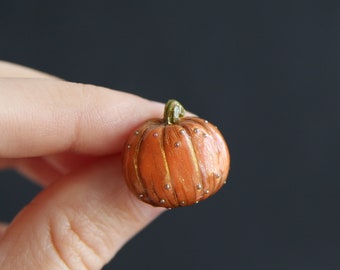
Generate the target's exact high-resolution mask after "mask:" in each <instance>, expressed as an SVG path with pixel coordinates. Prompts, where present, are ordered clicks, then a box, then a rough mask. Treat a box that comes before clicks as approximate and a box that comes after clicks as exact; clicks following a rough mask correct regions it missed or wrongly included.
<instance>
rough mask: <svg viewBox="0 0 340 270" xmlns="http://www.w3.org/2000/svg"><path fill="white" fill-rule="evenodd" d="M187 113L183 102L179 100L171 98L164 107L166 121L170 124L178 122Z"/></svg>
mask: <svg viewBox="0 0 340 270" xmlns="http://www.w3.org/2000/svg"><path fill="white" fill-rule="evenodd" d="M184 114H185V110H184V108H183V106H182V105H181V103H179V102H178V101H177V100H174V99H170V100H169V101H168V102H167V103H166V105H165V109H164V121H165V122H166V123H167V124H168V125H171V124H176V123H177V122H178V121H179V120H180V119H181V118H182V117H183V116H184Z"/></svg>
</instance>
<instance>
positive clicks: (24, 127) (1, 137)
mask: <svg viewBox="0 0 340 270" xmlns="http://www.w3.org/2000/svg"><path fill="white" fill-rule="evenodd" d="M162 110H163V106H162V105H160V104H157V103H155V102H151V101H147V100H145V99H142V98H139V97H137V96H134V95H131V94H127V93H123V92H119V91H113V90H108V89H105V88H102V87H97V86H90V85H83V84H76V83H70V82H65V81H62V80H59V79H57V78H55V77H52V76H50V75H47V74H44V73H40V72H38V71H34V70H31V69H28V68H24V67H21V66H17V65H13V64H9V63H6V62H0V142H1V143H0V169H1V168H14V169H16V170H18V171H19V172H21V173H23V174H24V175H26V176H27V177H29V178H30V179H32V180H33V181H34V182H36V183H38V184H40V185H42V186H43V187H45V189H44V190H43V191H42V192H41V193H40V194H39V195H38V196H37V197H36V198H34V199H33V201H32V202H31V203H30V204H28V205H27V206H26V207H25V208H24V209H22V211H21V212H20V213H19V214H18V215H17V216H16V217H15V219H14V220H13V222H12V223H11V224H9V225H1V226H0V269H77V270H79V269H100V268H102V267H103V265H104V264H105V263H107V262H108V261H109V260H110V259H111V258H112V257H113V256H114V255H115V254H116V253H117V251H118V250H119V249H120V248H121V247H122V245H124V243H126V241H128V240H129V239H130V238H131V237H132V236H133V235H134V234H135V233H137V232H138V231H139V230H141V229H142V228H143V227H144V226H146V225H147V224H148V223H149V222H150V221H151V220H153V219H154V218H155V217H157V216H158V215H159V214H160V213H161V212H162V211H163V210H162V209H161V208H154V207H151V206H149V205H147V204H145V203H142V202H140V201H139V200H138V199H136V198H135V197H134V196H133V195H132V194H131V193H130V192H129V191H128V189H127V186H126V184H125V183H124V180H123V177H122V172H121V161H120V160H121V157H120V152H121V150H122V147H123V145H124V142H125V140H126V137H127V136H128V134H129V133H130V132H131V130H132V129H133V128H134V127H136V126H137V125H138V124H140V123H141V122H143V121H144V120H145V119H148V118H151V117H157V116H159V115H162Z"/></svg>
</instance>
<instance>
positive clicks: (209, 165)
mask: <svg viewBox="0 0 340 270" xmlns="http://www.w3.org/2000/svg"><path fill="white" fill-rule="evenodd" d="M184 114H185V110H184V108H183V106H182V105H181V104H180V103H179V102H178V101H176V100H169V101H168V102H167V104H166V106H165V110H164V118H163V119H150V120H148V121H146V122H145V123H144V124H142V125H141V126H140V127H139V128H137V129H136V130H134V132H133V133H132V134H131V135H130V137H129V138H128V141H127V143H126V146H125V149H124V152H123V174H124V177H125V180H126V182H127V185H128V187H129V189H130V190H131V191H132V192H133V193H134V194H135V195H136V196H137V197H138V198H139V199H140V200H142V201H144V202H146V203H149V204H151V205H154V206H161V207H166V208H175V207H180V206H187V205H192V204H195V203H198V202H200V201H202V200H204V199H206V198H208V197H210V196H211V195H213V194H214V193H216V192H217V191H218V190H219V189H220V188H221V187H222V186H223V184H225V183H226V179H227V176H228V172H229V164H230V156H229V151H228V147H227V144H226V142H225V141H224V139H223V136H222V134H221V133H220V132H219V131H218V129H217V127H215V126H214V125H212V124H210V123H209V122H208V121H207V120H203V119H201V118H198V117H184Z"/></svg>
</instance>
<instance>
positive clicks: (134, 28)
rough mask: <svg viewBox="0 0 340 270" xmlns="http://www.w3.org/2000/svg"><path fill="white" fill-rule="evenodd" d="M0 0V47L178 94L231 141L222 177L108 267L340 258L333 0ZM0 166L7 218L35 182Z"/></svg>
mask: <svg viewBox="0 0 340 270" xmlns="http://www.w3.org/2000/svg"><path fill="white" fill-rule="evenodd" d="M0 3H1V4H0V30H1V31H0V58H1V59H5V60H9V61H13V62H17V63H20V64H24V65H27V66H31V67H33V68H36V69H40V70H43V71H46V72H49V73H52V74H55V75H57V76H60V77H63V78H65V79H67V80H71V81H78V82H86V83H92V84H98V85H103V86H107V87H110V88H115V89H120V90H124V91H128V92H132V93H135V94H138V95H141V96H143V97H146V98H150V99H154V100H158V101H162V102H165V101H167V99H169V98H176V99H178V100H180V101H181V102H182V104H184V105H185V107H186V108H187V109H189V110H191V111H193V112H195V113H197V114H198V115H201V116H203V117H204V118H206V119H208V120H209V121H210V122H213V123H214V124H216V125H217V126H218V127H219V128H220V130H221V131H222V133H223V134H224V135H225V137H226V139H227V142H228V144H229V147H230V151H231V158H232V160H231V173H230V176H229V182H228V184H227V185H226V186H225V187H224V188H223V189H222V191H220V192H219V193H218V194H217V195H216V196H214V197H213V198H211V199H209V200H207V201H206V202H204V203H201V204H199V205H198V206H193V207H188V208H182V209H178V210H173V211H169V212H168V213H166V214H164V215H163V216H162V217H161V218H159V219H158V220H157V221H155V222H154V223H153V224H152V225H151V226H149V227H148V228H147V229H145V230H144V231H143V232H142V233H141V234H139V235H138V236H136V237H135V238H134V239H133V240H132V241H131V242H129V243H128V244H127V245H126V246H125V247H124V248H123V250H122V251H121V252H120V253H119V254H118V256H117V257H116V258H115V259H114V260H113V261H112V262H111V263H110V264H109V265H108V266H107V267H105V269H139V270H144V269H148V270H152V269H157V270H158V269H162V270H170V269H171V270H173V269H178V270H181V269H235V270H237V269H261V270H265V269H276V270H280V269H299V270H301V269H308V270H310V269H325V270H332V269H334V270H335V269H340V257H339V254H340V233H339V228H340V210H339V204H340V175H339V172H338V169H339V155H338V154H339V146H338V143H339V140H338V138H339V86H340V83H339V65H338V61H339V45H340V44H339V42H338V41H339V33H340V23H339V20H340V19H339V18H340V16H339V14H340V13H339V4H338V3H339V1H321V0H320V1H305V2H302V1H269V0H268V1H253V0H243V1H156V0H155V1H66V0H60V1H54V2H51V1H46V0H41V1H13V0H7V1H4V0H2V1H1V2H0ZM0 98H1V97H0ZM0 128H1V127H0ZM0 176H1V181H0V205H1V208H0V219H1V220H6V221H10V220H11V219H12V218H13V216H14V215H15V213H16V212H17V211H18V210H19V209H20V208H21V207H22V206H23V205H24V204H26V203H27V202H28V201H29V200H30V199H31V198H32V197H33V196H34V195H35V194H36V193H37V192H38V191H39V188H38V187H36V186H34V185H33V184H30V183H29V182H26V181H25V180H24V179H23V178H21V177H20V176H18V175H17V174H15V173H13V172H8V171H7V172H3V173H1V175H0Z"/></svg>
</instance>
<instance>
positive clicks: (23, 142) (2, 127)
mask: <svg viewBox="0 0 340 270" xmlns="http://www.w3.org/2000/svg"><path fill="white" fill-rule="evenodd" d="M0 97H1V99H0V142H1V144H0V157H2V158H4V157H6V158H18V157H34V156H43V155H50V154H55V153H61V152H68V151H71V152H75V153H83V154H91V155H92V154H93V155H106V154H114V153H117V152H119V151H121V149H122V147H123V145H124V142H125V139H126V137H127V135H128V133H129V132H131V130H132V129H133V128H134V127H136V126H137V125H138V124H140V123H141V122H142V121H144V120H146V119H148V118H151V117H160V116H161V115H162V105H160V104H158V103H156V102H152V101H148V100H146V99H143V98H140V97H138V96H135V95H132V94H128V93H124V92H120V91H114V90H109V89H107V88H103V87H98V86H93V85H85V84H79V83H71V82H65V81H57V80H46V79H0Z"/></svg>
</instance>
